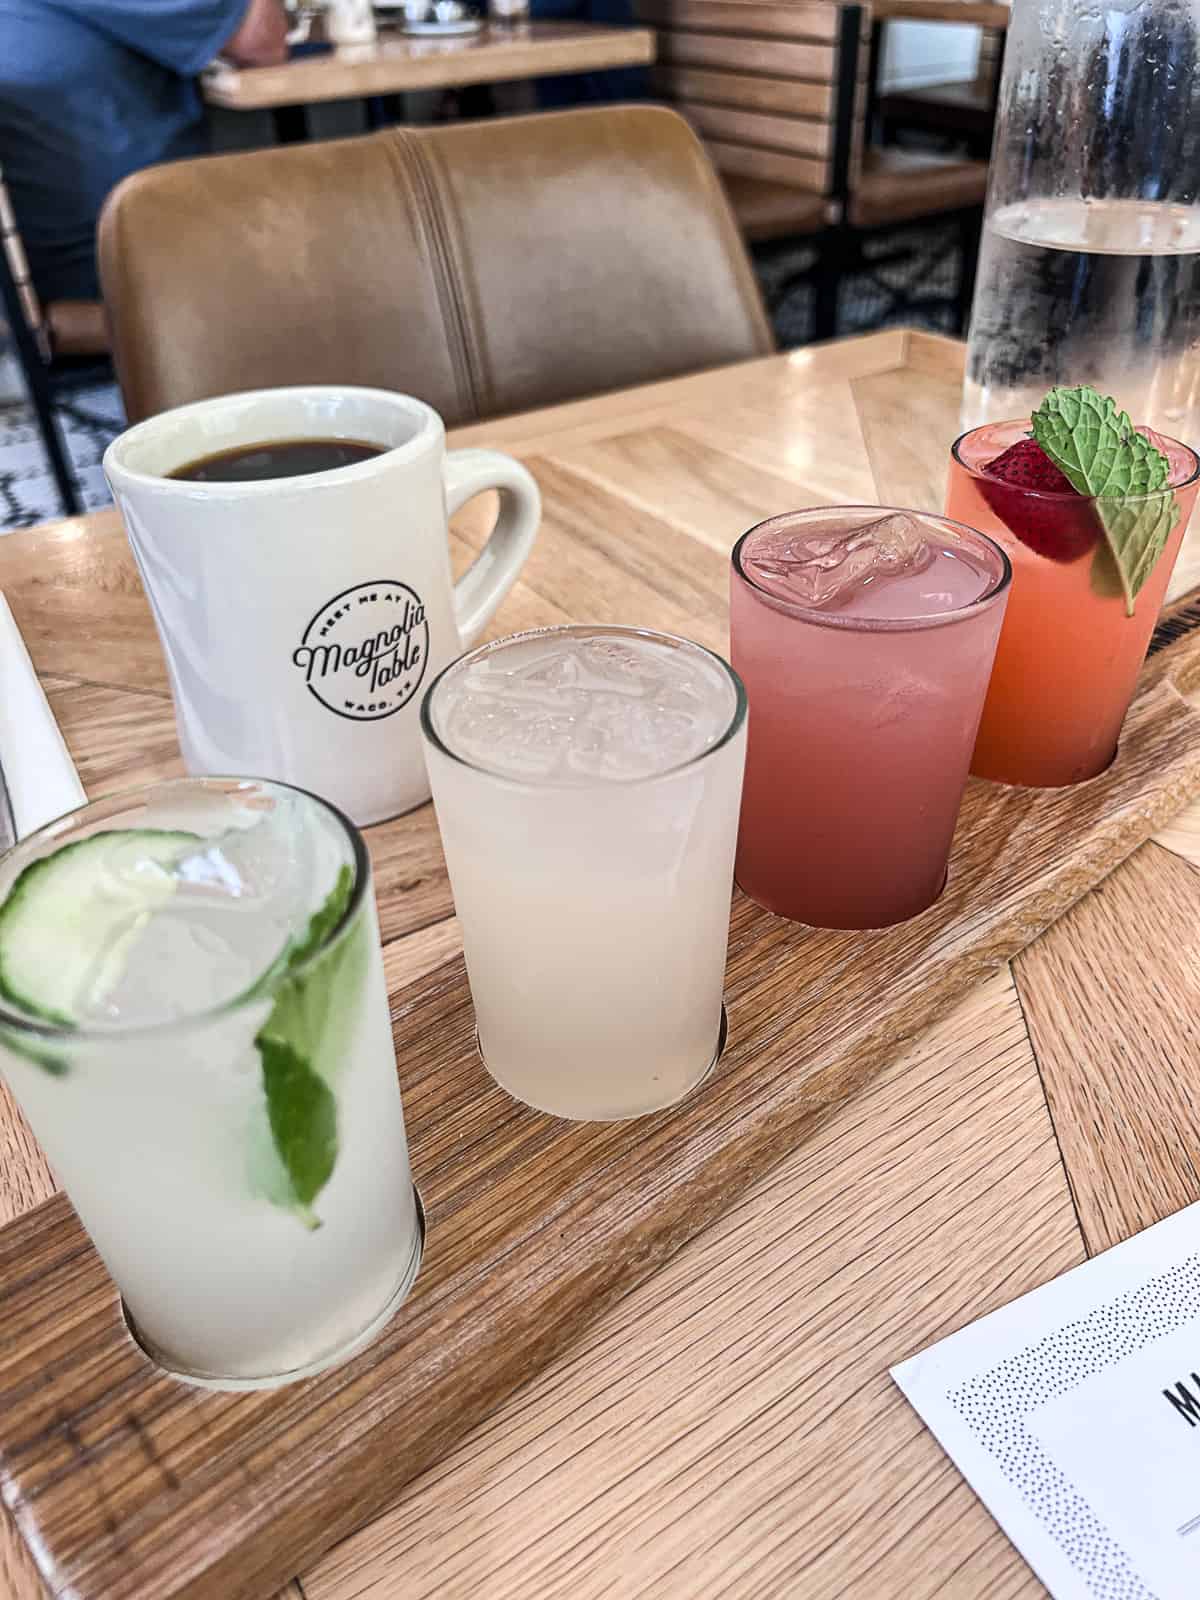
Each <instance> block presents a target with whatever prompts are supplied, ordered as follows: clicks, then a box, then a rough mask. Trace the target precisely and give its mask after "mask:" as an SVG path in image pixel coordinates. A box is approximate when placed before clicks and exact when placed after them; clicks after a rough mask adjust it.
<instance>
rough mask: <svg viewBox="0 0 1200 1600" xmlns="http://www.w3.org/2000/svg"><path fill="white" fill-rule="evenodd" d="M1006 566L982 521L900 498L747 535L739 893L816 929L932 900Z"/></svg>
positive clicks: (733, 619) (737, 650)
mask: <svg viewBox="0 0 1200 1600" xmlns="http://www.w3.org/2000/svg"><path fill="white" fill-rule="evenodd" d="M1010 577H1011V568H1010V566H1009V563H1008V557H1007V556H1006V555H1005V553H1004V551H1003V550H1002V549H1001V548H1000V546H999V545H997V544H996V543H995V542H994V541H993V540H991V539H989V538H987V537H986V535H984V534H981V533H976V532H975V531H974V529H972V528H967V527H964V526H962V524H960V523H957V522H951V521H949V520H948V519H947V518H945V517H936V516H927V515H925V514H923V513H918V512H913V511H892V510H887V509H885V508H882V507H879V506H832V507H822V508H819V509H815V510H811V511H796V512H789V513H787V514H786V515H784V516H778V517H772V518H771V519H770V520H769V521H767V522H762V523H760V524H759V525H758V526H757V527H756V528H751V530H750V531H749V533H746V534H743V536H742V537H741V539H739V541H738V542H737V544H736V545H735V546H734V549H733V571H732V575H731V590H732V592H731V596H730V627H731V632H732V656H733V662H734V665H735V667H736V668H737V671H738V672H739V673H740V674H741V676H742V679H743V681H744V683H745V686H746V693H747V696H748V699H749V708H750V716H749V744H748V749H747V757H746V779H745V787H744V790H743V795H742V812H741V823H740V828H739V833H738V849H737V868H736V877H737V881H738V883H739V884H740V885H741V887H742V888H743V889H744V890H745V892H746V893H747V894H748V895H750V896H751V898H752V899H754V900H757V901H758V903H759V904H760V905H763V906H766V907H767V909H768V910H770V911H775V912H777V913H778V914H779V915H780V916H784V917H791V918H793V919H795V920H796V921H800V922H808V923H812V924H814V925H816V926H818V927H825V928H879V927H886V926H888V925H889V924H891V923H894V922H902V921H904V919H905V918H907V917H912V916H915V915H916V914H917V913H918V912H919V911H924V910H925V908H926V907H927V906H929V905H931V904H932V903H933V902H934V900H936V899H937V897H938V895H939V894H940V893H941V890H942V885H943V883H944V882H945V878H946V864H947V861H948V859H949V855H950V841H951V838H952V837H953V834H954V825H955V822H956V820H957V817H958V809H959V805H960V804H961V801H962V793H963V788H964V785H965V784H966V779H967V768H968V765H969V763H970V760H971V750H972V747H973V745H974V743H975V731H976V728H977V727H978V724H979V715H980V711H981V709H982V707H983V697H984V694H985V692H986V690H987V684H988V675H989V673H990V672H991V669H992V658H993V657H994V655H995V653H996V641H997V639H998V638H999V634H1000V624H1001V622H1002V621H1003V620H1004V607H1005V603H1006V601H1007V599H1008V586H1009V579H1010Z"/></svg>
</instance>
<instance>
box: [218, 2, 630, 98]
mask: <svg viewBox="0 0 1200 1600" xmlns="http://www.w3.org/2000/svg"><path fill="white" fill-rule="evenodd" d="M653 60H654V34H653V33H652V32H651V30H650V29H649V28H605V27H598V26H595V25H593V24H590V23H581V22H530V23H525V24H524V25H523V26H521V27H519V28H514V29H510V30H506V29H492V28H490V27H487V26H485V27H484V29H483V32H482V33H478V34H475V35H473V36H470V37H467V38H462V39H430V38H424V39H408V38H404V37H402V36H398V35H396V34H393V33H390V32H389V33H382V34H381V35H380V38H379V41H378V43H377V44H368V45H347V46H344V47H342V48H341V49H337V50H334V51H333V52H332V53H331V54H329V55H317V56H298V57H295V58H293V59H292V60H291V61H287V62H284V64H283V65H282V66H278V67H254V68H251V69H247V70H239V69H238V68H236V67H228V66H221V67H219V68H217V69H216V70H215V71H213V72H210V73H208V74H206V76H205V77H204V78H203V80H202V85H201V86H202V91H203V95H204V98H205V100H207V101H208V103H209V105H213V106H222V107H223V108H224V109H225V110H226V111H261V110H264V109H266V108H269V107H274V106H292V105H316V104H319V103H320V102H322V101H325V100H355V99H359V100H360V99H365V98H367V97H368V96H370V95H377V94H403V93H406V92H409V91H414V90H418V89H456V88H461V87H463V86H464V85H465V84H468V83H507V82H511V81H512V80H513V79H515V78H540V77H552V76H557V75H560V74H564V73H572V72H599V71H601V70H603V69H604V68H607V67H636V66H645V65H647V64H648V63H649V62H651V61H653Z"/></svg>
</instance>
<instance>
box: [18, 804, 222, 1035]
mask: <svg viewBox="0 0 1200 1600" xmlns="http://www.w3.org/2000/svg"><path fill="white" fill-rule="evenodd" d="M197 843H198V840H197V837H196V835H195V834H192V833H176V832H171V831H167V830H165V829H137V828H114V829H111V830H108V831H105V832H102V833H93V834H90V835H89V836H88V838H86V839H77V840H74V841H73V842H72V843H71V844H65V845H63V846H62V847H61V849H58V850H55V851H54V852H53V854H52V855H48V856H43V857H42V858H41V859H40V860H39V861H31V862H30V864H29V865H28V866H27V867H26V868H25V869H24V870H23V871H22V872H21V873H20V875H19V876H18V878H17V880H16V882H15V883H14V884H13V886H12V888H11V889H10V890H9V891H8V895H7V897H6V898H5V900H4V903H3V905H0V996H3V998H4V999H6V1000H7V1001H8V1002H9V1004H10V1005H13V1006H16V1007H18V1008H19V1009H20V1010H22V1011H24V1012H26V1013H27V1015H29V1016H31V1017H36V1018H38V1019H39V1020H40V1021H42V1022H52V1023H56V1024H57V1025H58V1026H59V1027H66V1028H70V1027H74V1026H76V1025H77V1024H78V1023H79V1021H80V1013H81V1011H83V1010H85V1009H86V1008H87V1007H88V1006H89V1005H95V1004H97V1003H98V1002H100V1001H102V1000H103V999H104V997H105V995H107V994H108V993H109V992H110V991H111V989H112V988H113V986H114V985H115V984H116V982H117V981H118V980H119V978H120V976H121V973H122V972H123V971H124V968H125V961H126V958H127V956H128V954H129V949H130V947H131V945H132V944H133V941H134V940H135V939H136V938H137V936H138V934H139V933H140V932H141V931H142V929H143V928H144V927H145V925H146V923H147V922H148V921H149V919H150V918H151V916H153V914H154V912H155V911H157V910H158V909H159V907H160V906H162V905H164V904H165V903H166V902H167V901H168V900H169V899H170V898H171V896H172V895H173V894H174V893H175V889H176V883H177V880H176V877H175V873H174V871H173V870H172V869H173V868H174V866H175V865H176V864H177V863H178V862H179V861H180V860H181V859H183V858H184V857H185V856H186V855H188V854H189V852H191V851H192V850H194V848H195V846H196V844H197Z"/></svg>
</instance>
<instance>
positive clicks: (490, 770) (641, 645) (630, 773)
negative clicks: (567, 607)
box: [421, 626, 745, 1121]
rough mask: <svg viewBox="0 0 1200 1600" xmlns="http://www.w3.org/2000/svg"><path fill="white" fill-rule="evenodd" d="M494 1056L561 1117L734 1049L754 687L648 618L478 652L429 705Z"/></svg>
mask: <svg viewBox="0 0 1200 1600" xmlns="http://www.w3.org/2000/svg"><path fill="white" fill-rule="evenodd" d="M421 720H422V728H423V730H424V733H425V738H426V756H427V760H428V764H429V777H430V782H431V784H432V786H433V799H434V805H435V807H436V809H437V816H438V824H439V826H440V828H441V833H442V842H443V844H444V846H445V851H446V864H447V867H448V869H449V873H450V882H451V886H452V888H453V890H454V904H455V908H456V910H457V912H458V917H459V922H460V925H461V928H462V936H463V946H464V950H465V953H466V961H467V973H468V977H469V979H470V984H471V996H472V999H473V1000H474V1003H475V1018H476V1023H477V1026H478V1033H479V1048H480V1052H481V1054H482V1056H483V1059H484V1062H485V1064H486V1065H487V1068H488V1070H489V1072H490V1073H491V1074H492V1076H493V1077H494V1078H495V1079H496V1081H497V1082H498V1083H499V1084H500V1085H501V1087H503V1088H505V1089H507V1090H508V1092H509V1093H510V1094H512V1095H514V1096H515V1097H516V1098H517V1099H519V1100H522V1101H524V1102H525V1103H526V1104H527V1105H531V1106H534V1107H535V1108H537V1109H538V1110H541V1111H548V1112H550V1113H552V1114H553V1115H555V1116H561V1117H572V1118H579V1119H597V1120H604V1121H608V1120H615V1119H620V1118H625V1117H634V1116H640V1115H642V1114H643V1113H645V1112H649V1111H656V1110H658V1109H660V1108H661V1107H663V1106H667V1105H670V1104H672V1103H673V1102H674V1101H676V1100H678V1099H680V1098H681V1097H682V1096H683V1095H685V1094H687V1093H688V1091H689V1090H690V1089H692V1088H694V1087H695V1086H696V1084H697V1083H699V1082H700V1080H701V1079H702V1078H703V1077H704V1076H705V1074H706V1073H707V1072H708V1071H709V1069H710V1067H711V1066H712V1065H713V1063H714V1061H715V1059H716V1057H717V1054H718V1052H719V1048H720V1037H721V1028H722V1006H721V995H722V988H723V984H724V977H725V950H726V942H727V938H728V931H729V906H730V896H731V893H732V887H733V884H732V879H733V849H734V839H735V835H736V830H737V813H738V799H739V795H740V792H741V780H742V765H743V761H744V757H745V699H744V696H743V694H742V689H741V685H740V683H739V682H738V679H737V677H736V675H735V674H734V673H733V672H732V671H731V669H730V668H729V666H728V665H727V663H725V662H724V661H722V660H721V659H720V657H719V656H715V655H713V654H712V653H711V652H710V651H708V650H705V649H703V648H702V647H701V646H699V645H696V644H692V643H690V642H689V641H687V640H684V639H676V638H672V637H670V636H668V635H665V634H656V633H650V632H646V631H644V630H640V629H636V628H619V627H586V626H581V627H562V628H547V629H544V630H542V631H540V632H534V633H526V634H518V635H516V636H514V637H512V638H509V639H502V640H499V641H498V642H497V643H495V644H490V645H486V646H484V647H483V648H482V649H481V650H475V651H472V652H471V653H470V654H469V655H466V656H464V657H463V658H462V659H461V660H460V661H458V662H456V663H454V664H453V665H452V666H450V667H448V668H447V669H446V671H445V672H444V673H442V675H441V676H440V677H439V678H438V679H436V680H435V682H434V683H433V685H432V686H431V687H430V689H429V692H428V694H427V695H426V698H425V703H424V705H423V707H422V718H421Z"/></svg>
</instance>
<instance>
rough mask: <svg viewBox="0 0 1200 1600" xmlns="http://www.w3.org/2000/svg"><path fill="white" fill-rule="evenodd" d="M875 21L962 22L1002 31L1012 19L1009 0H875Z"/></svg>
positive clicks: (873, 12)
mask: <svg viewBox="0 0 1200 1600" xmlns="http://www.w3.org/2000/svg"><path fill="white" fill-rule="evenodd" d="M871 20H872V21H873V22H960V23H965V24H969V25H971V26H972V27H976V28H997V29H999V30H1000V31H1001V32H1003V31H1005V30H1006V29H1007V28H1008V24H1009V22H1010V21H1011V20H1012V6H1011V5H1010V4H1009V3H1008V0H872V4H871Z"/></svg>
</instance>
